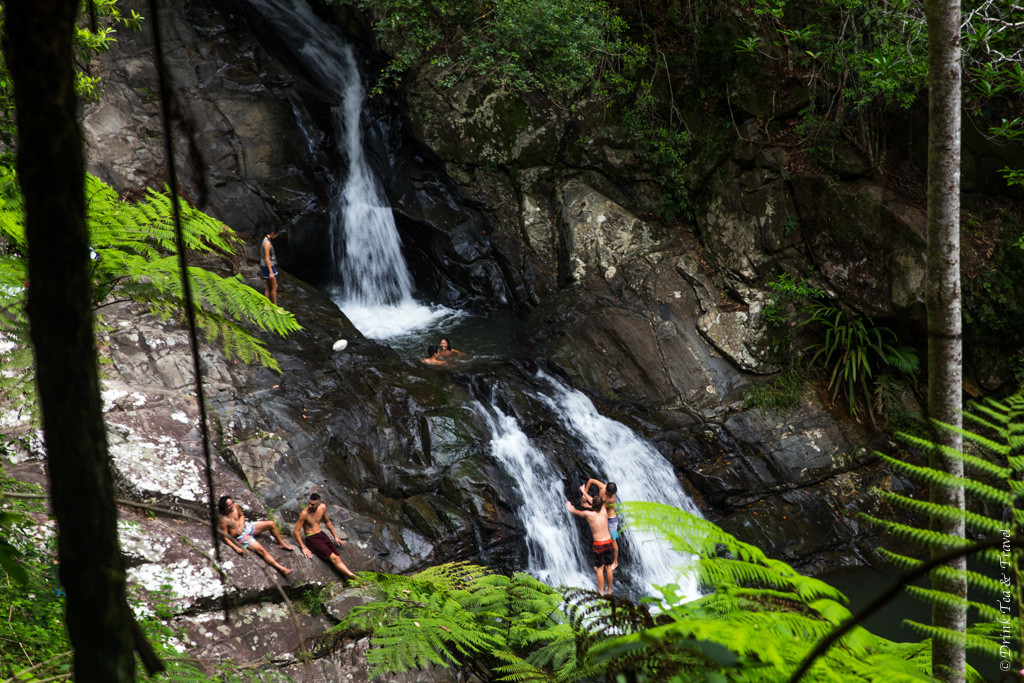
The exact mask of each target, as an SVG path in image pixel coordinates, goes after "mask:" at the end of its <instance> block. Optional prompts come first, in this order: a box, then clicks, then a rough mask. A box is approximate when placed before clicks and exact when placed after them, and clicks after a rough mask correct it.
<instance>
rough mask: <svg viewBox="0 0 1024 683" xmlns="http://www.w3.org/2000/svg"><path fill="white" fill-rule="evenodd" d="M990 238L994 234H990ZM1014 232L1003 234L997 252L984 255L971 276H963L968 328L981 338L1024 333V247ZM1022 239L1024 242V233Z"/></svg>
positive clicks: (972, 333) (965, 320)
mask: <svg viewBox="0 0 1024 683" xmlns="http://www.w3.org/2000/svg"><path fill="white" fill-rule="evenodd" d="M988 237H989V238H991V237H992V235H988ZM1013 239H1014V236H1013V235H1010V236H1009V237H1008V238H1000V241H999V244H998V246H997V247H996V249H995V252H994V253H992V254H990V255H989V256H988V258H986V259H984V260H983V261H982V263H981V265H980V266H979V267H978V268H977V269H976V272H975V273H973V276H972V277H964V278H963V286H962V289H963V316H964V324H965V325H964V326H965V330H966V331H967V332H968V333H969V334H970V335H971V336H977V337H978V338H981V339H993V338H994V339H1000V338H1005V337H1006V336H1007V335H1008V334H1010V335H1022V334H1024V300H1022V299H1021V297H1020V291H1021V287H1024V249H1021V248H1020V247H1019V246H1017V245H1015V244H1013V243H1012V242H1011V241H1012V240H1013ZM1020 242H1021V243H1022V244H1024V237H1021V239H1020Z"/></svg>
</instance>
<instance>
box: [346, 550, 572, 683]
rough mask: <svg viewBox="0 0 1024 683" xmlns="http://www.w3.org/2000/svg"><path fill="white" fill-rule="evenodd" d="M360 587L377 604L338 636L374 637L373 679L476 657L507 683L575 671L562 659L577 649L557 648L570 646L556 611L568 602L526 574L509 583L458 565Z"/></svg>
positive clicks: (353, 617) (370, 577) (358, 613)
mask: <svg viewBox="0 0 1024 683" xmlns="http://www.w3.org/2000/svg"><path fill="white" fill-rule="evenodd" d="M357 585H359V586H361V587H362V588H364V589H366V590H370V591H372V592H374V593H375V594H376V596H377V601H376V602H372V603H369V604H367V605H364V606H361V607H356V608H354V609H353V610H352V611H351V613H350V614H349V616H348V617H346V619H345V620H344V621H342V622H341V623H340V624H339V625H338V626H336V627H335V628H334V629H333V632H334V633H339V632H342V631H345V630H347V629H353V628H355V629H363V630H370V631H372V632H373V641H372V644H373V645H374V648H373V649H371V650H370V651H369V652H368V653H367V656H366V659H367V663H368V664H369V666H370V676H371V677H372V678H376V677H378V676H382V675H384V674H385V673H388V672H403V671H408V670H410V669H413V668H416V667H419V666H423V665H428V664H436V665H440V666H443V667H449V666H453V665H461V664H463V663H465V662H467V661H470V660H475V659H478V658H479V659H480V660H482V661H485V662H487V663H488V664H489V666H490V667H492V668H494V669H495V670H499V672H500V673H501V674H502V679H501V680H518V679H519V678H520V677H521V676H523V675H527V674H529V673H530V672H532V671H533V670H534V669H535V668H537V667H539V666H543V665H544V664H545V663H552V662H557V663H558V664H559V665H560V666H561V667H563V668H565V667H571V666H572V663H571V661H569V660H568V659H565V658H564V652H565V651H566V650H567V649H570V650H571V648H564V647H563V648H559V647H557V644H558V643H571V642H572V638H571V635H572V634H571V631H569V630H568V627H567V626H566V625H565V618H564V615H563V614H562V613H561V612H560V611H559V609H558V607H559V604H560V603H561V601H562V596H561V595H559V594H558V593H557V592H555V591H554V590H553V589H552V588H550V587H548V586H546V585H544V584H542V583H540V582H539V581H537V580H536V579H534V578H533V577H531V576H529V575H528V574H523V573H516V574H513V575H512V577H506V576H502V575H499V574H494V573H492V572H491V571H490V570H488V569H486V568H485V567H481V566H477V565H473V564H469V563H464V562H457V563H449V564H444V565H439V566H437V567H431V568H429V569H426V570H424V571H422V572H420V573H418V574H415V575H413V576H398V575H393V574H373V573H370V572H363V573H362V574H360V579H359V581H358V584H357ZM538 645H541V646H540V647H538ZM527 651H529V656H524V654H523V653H525V652H527ZM558 652H561V653H562V654H557V653H558Z"/></svg>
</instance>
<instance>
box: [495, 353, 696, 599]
mask: <svg viewBox="0 0 1024 683" xmlns="http://www.w3.org/2000/svg"><path fill="white" fill-rule="evenodd" d="M537 380H538V384H540V385H542V386H543V387H544V390H543V391H539V392H537V393H536V394H535V395H534V397H535V398H536V399H537V400H538V401H539V402H540V403H541V404H543V405H546V406H547V407H548V408H549V409H550V411H551V414H552V417H553V418H554V421H555V422H556V423H557V424H559V425H560V426H561V428H562V429H564V430H565V432H566V433H568V434H570V435H572V436H573V437H574V438H575V439H576V441H577V442H578V443H579V444H580V448H581V451H582V452H581V454H580V455H582V456H583V457H582V459H583V460H586V461H587V462H588V464H589V466H590V468H591V471H592V475H593V476H594V477H595V478H598V479H602V480H603V481H605V482H608V481H614V482H615V483H616V484H617V485H618V488H619V493H618V499H619V500H620V501H623V502H627V501H630V500H633V501H653V502H659V503H665V504H667V505H673V506H675V507H678V508H682V509H683V510H686V511H687V512H691V513H693V514H696V515H700V514H701V513H700V510H699V509H698V508H697V506H696V505H695V504H694V503H693V501H692V500H690V498H689V497H688V496H687V495H686V494H685V493H684V492H683V490H682V488H681V486H680V485H679V480H678V479H677V478H676V476H675V473H674V472H673V471H672V466H671V465H670V464H669V462H668V461H667V460H665V458H664V456H662V455H661V454H660V453H659V452H658V451H657V450H656V449H655V448H654V447H653V446H652V445H651V444H650V443H648V442H647V441H645V440H644V439H642V438H641V437H640V436H638V435H637V434H636V433H635V432H633V431H632V430H631V429H629V428H628V427H627V426H625V425H624V424H622V423H620V422H616V421H615V420H612V419H610V418H608V417H605V416H603V415H601V414H600V413H599V412H598V411H597V408H596V407H595V406H594V404H593V402H592V401H591V400H590V399H589V398H587V397H586V396H585V395H584V394H583V393H581V392H579V391H576V390H574V389H572V388H570V387H568V386H566V385H565V384H563V383H561V382H559V381H558V380H556V379H554V378H553V377H550V376H548V375H546V374H543V373H539V374H538V376H537ZM477 411H478V412H479V413H480V414H481V415H482V416H483V417H484V419H485V421H486V422H487V425H488V427H489V428H490V432H491V444H490V448H491V454H492V455H493V456H494V457H495V458H496V459H497V460H498V461H499V462H500V463H501V464H502V466H503V467H504V468H505V470H506V472H507V473H508V475H509V479H510V480H511V481H512V482H513V485H514V486H515V487H517V488H518V492H519V494H520V496H521V498H522V501H523V502H522V505H521V506H520V508H519V509H518V510H517V514H518V516H519V519H520V521H522V523H523V527H524V529H525V531H526V535H527V536H526V543H527V547H528V566H527V570H528V571H529V572H530V573H531V574H533V575H535V576H537V577H539V578H541V579H542V580H544V581H545V582H547V583H549V584H551V585H555V586H557V585H565V586H578V587H584V588H593V587H594V578H595V577H594V572H593V569H592V564H591V554H590V552H589V546H585V545H584V544H583V542H581V540H580V534H579V533H578V532H577V528H576V524H575V522H574V521H573V518H572V516H571V515H570V514H569V513H568V512H567V511H566V510H565V496H564V487H563V481H564V479H565V474H564V473H562V472H558V471H556V470H555V468H554V467H552V464H551V458H550V457H548V456H547V455H546V454H545V453H543V452H541V451H540V449H538V448H537V447H536V446H535V445H534V444H533V443H531V441H530V439H529V437H527V436H526V434H524V433H523V431H522V430H521V429H520V428H519V425H518V423H517V422H516V420H515V418H514V417H510V416H508V415H506V414H505V413H503V412H502V411H501V410H500V409H499V408H497V407H495V406H493V405H491V406H484V405H483V404H482V403H478V404H477ZM583 483H584V482H583V481H581V482H580V484H583ZM575 504H577V505H578V502H576V503H575ZM625 538H628V552H620V565H619V569H618V570H616V571H617V572H618V574H617V576H618V577H619V578H618V579H616V581H618V582H620V583H621V579H622V578H623V577H625V576H628V580H627V583H628V584H629V585H630V586H631V587H632V588H633V589H634V590H636V591H639V592H641V593H646V594H652V593H653V591H652V588H651V587H652V586H654V585H667V584H676V585H678V586H679V589H680V593H681V594H682V595H685V596H688V597H691V598H693V597H697V595H699V592H698V589H697V586H696V583H695V582H694V581H692V580H690V579H687V578H685V577H683V576H682V572H681V571H680V569H681V568H682V567H684V566H686V565H687V564H688V563H689V562H690V559H689V558H687V557H685V556H683V555H680V554H679V553H677V552H676V551H675V550H673V549H672V548H671V547H670V546H669V544H668V543H667V542H666V541H665V540H664V539H661V538H660V537H658V536H657V535H655V534H651V533H647V532H642V531H639V530H637V529H630V530H629V531H628V534H627V536H626V537H624V540H623V541H620V551H624V550H625V549H624V547H623V546H624V544H625ZM584 541H585V539H584Z"/></svg>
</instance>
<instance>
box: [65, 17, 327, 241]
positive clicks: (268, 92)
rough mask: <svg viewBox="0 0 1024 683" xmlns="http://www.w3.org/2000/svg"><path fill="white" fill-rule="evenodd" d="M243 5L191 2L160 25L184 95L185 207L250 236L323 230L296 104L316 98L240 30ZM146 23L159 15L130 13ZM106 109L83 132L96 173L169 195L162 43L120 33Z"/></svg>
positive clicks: (177, 95)
mask: <svg viewBox="0 0 1024 683" xmlns="http://www.w3.org/2000/svg"><path fill="white" fill-rule="evenodd" d="M239 7H240V4H239V3H227V4H225V5H222V6H219V7H216V8H215V7H214V6H213V5H212V4H211V3H205V2H187V3H184V4H183V5H180V6H177V5H176V6H175V7H173V8H172V7H169V6H165V9H164V10H163V11H162V13H161V16H160V22H161V24H162V28H163V31H164V35H163V39H164V45H165V51H164V56H165V59H166V62H167V66H168V71H169V76H170V79H171V87H172V89H173V92H174V105H173V106H174V108H175V111H176V118H175V122H174V131H173V134H174V136H175V143H176V153H177V159H178V164H179V167H178V171H179V178H180V181H181V183H182V192H183V193H184V194H185V196H186V197H187V198H188V199H189V200H190V201H192V202H193V203H196V204H197V205H198V206H200V208H203V209H204V210H205V211H207V212H208V213H210V214H212V215H214V216H216V217H217V218H219V219H220V220H222V221H224V222H225V223H227V224H228V225H230V226H231V227H233V228H234V229H235V230H238V231H240V232H243V233H256V232H262V230H263V229H264V228H266V227H268V226H270V225H278V226H282V225H294V226H300V225H302V224H304V223H306V222H309V221H312V220H315V218H316V215H317V213H318V212H319V211H320V210H321V209H320V208H319V206H320V203H321V202H322V198H323V191H324V189H323V183H322V181H321V180H320V179H319V177H322V176H321V174H320V172H319V169H317V168H316V160H314V159H310V157H309V154H308V152H307V148H306V141H305V140H304V139H303V137H302V135H301V131H302V124H304V123H307V122H306V121H302V120H298V119H300V118H301V117H303V116H307V117H311V116H313V113H312V112H308V111H302V110H301V109H296V107H294V106H293V105H292V104H291V103H290V100H289V98H290V97H295V96H299V97H301V96H302V94H303V93H304V92H308V87H307V86H306V85H305V84H304V83H303V82H302V81H301V80H299V79H297V78H295V77H294V76H293V75H292V74H290V73H289V72H288V71H287V70H286V69H285V68H284V67H283V66H282V65H281V63H280V62H278V61H276V60H274V59H272V58H270V57H269V56H268V54H267V52H266V51H265V50H264V49H263V48H262V47H261V46H260V45H259V44H258V42H257V41H256V40H255V39H254V37H253V36H252V34H251V33H249V32H247V31H245V30H239V28H240V27H243V26H244V25H245V24H244V17H243V16H242V15H241V14H240V12H239ZM130 8H134V9H136V10H138V11H139V12H140V13H142V14H143V15H145V14H146V12H148V5H146V3H144V2H141V1H136V2H130V3H127V4H126V6H125V7H124V8H123V9H122V11H127V10H128V9H130ZM95 68H97V70H98V73H99V75H100V78H101V85H100V98H99V100H98V101H97V102H95V103H91V104H87V105H86V106H85V108H84V110H83V115H82V124H83V130H84V132H85V138H86V145H87V153H88V155H89V159H90V163H89V171H90V172H91V173H93V174H95V175H97V176H99V177H100V178H102V179H104V180H106V181H107V182H110V183H111V184H112V185H114V187H116V188H119V189H121V190H124V191H127V192H129V193H131V192H138V191H140V190H142V189H143V188H145V187H154V188H158V189H160V188H162V187H163V186H164V185H165V184H166V182H167V179H168V173H167V160H166V154H165V152H164V149H163V138H164V135H163V129H162V123H161V121H160V118H159V100H158V94H159V92H160V87H159V83H158V82H157V77H156V67H155V65H154V62H153V56H152V37H151V32H150V28H149V24H148V23H147V24H146V26H145V29H144V30H141V31H130V30H127V29H120V30H119V33H118V37H117V41H116V42H115V43H113V45H112V47H111V50H110V53H109V54H107V55H104V56H103V57H102V58H101V59H98V60H96V64H95Z"/></svg>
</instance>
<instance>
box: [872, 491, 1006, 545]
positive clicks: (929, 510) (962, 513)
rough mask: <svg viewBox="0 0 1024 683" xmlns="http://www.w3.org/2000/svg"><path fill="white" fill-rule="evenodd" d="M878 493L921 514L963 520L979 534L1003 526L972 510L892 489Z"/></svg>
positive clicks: (997, 530)
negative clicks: (905, 494)
mask: <svg viewBox="0 0 1024 683" xmlns="http://www.w3.org/2000/svg"><path fill="white" fill-rule="evenodd" d="M878 495H879V496H880V497H881V498H883V499H885V500H886V501H888V502H890V503H893V504H894V505H898V506H900V507H903V508H906V509H907V510H910V511H912V512H916V513H918V514H920V515H922V516H931V517H936V518H939V519H942V520H944V521H946V522H956V521H961V520H962V521H963V522H964V524H965V525H966V526H967V528H968V530H971V531H974V532H976V533H979V534H984V535H990V534H995V533H998V532H999V531H1001V530H1002V529H1003V528H1004V525H1003V523H1002V521H1000V520H995V519H992V518H990V517H986V516H984V515H981V514H978V513H976V512H972V511H970V510H958V509H956V508H951V507H948V506H945V505H936V504H935V503H932V502H931V501H929V500H923V499H920V498H910V497H908V496H904V495H902V494H899V493H893V492H892V491H878Z"/></svg>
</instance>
